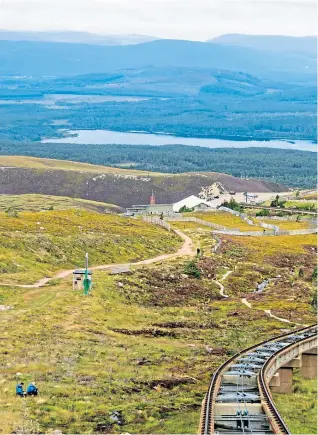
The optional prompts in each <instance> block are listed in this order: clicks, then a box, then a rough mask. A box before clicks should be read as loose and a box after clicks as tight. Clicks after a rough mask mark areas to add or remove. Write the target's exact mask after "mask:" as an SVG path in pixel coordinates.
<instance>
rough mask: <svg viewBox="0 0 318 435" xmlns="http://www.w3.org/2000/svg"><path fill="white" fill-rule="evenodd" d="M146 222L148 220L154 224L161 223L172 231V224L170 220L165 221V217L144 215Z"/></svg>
mask: <svg viewBox="0 0 318 435" xmlns="http://www.w3.org/2000/svg"><path fill="white" fill-rule="evenodd" d="M143 221H144V222H148V223H150V224H154V225H160V226H161V227H163V228H165V229H166V230H168V231H171V226H170V224H169V223H168V222H166V221H164V220H163V219H160V218H158V217H155V216H144V217H143Z"/></svg>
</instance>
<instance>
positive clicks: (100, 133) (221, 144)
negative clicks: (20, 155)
mask: <svg viewBox="0 0 318 435" xmlns="http://www.w3.org/2000/svg"><path fill="white" fill-rule="evenodd" d="M65 133H67V134H70V135H72V136H70V137H63V138H59V139H57V138H52V139H44V140H42V143H48V142H51V143H73V144H74V143H75V144H76V143H77V144H91V145H94V144H95V145H109V144H117V145H153V146H158V145H189V146H199V147H207V148H247V147H267V148H283V149H290V150H302V151H316V152H317V144H314V143H312V141H310V140H290V141H287V140H278V139H275V140H270V141H260V140H244V141H241V140H225V139H210V138H190V137H178V136H173V135H170V134H162V133H161V134H148V133H145V132H125V133H123V132H119V131H111V130H70V131H67V132H66V131H65Z"/></svg>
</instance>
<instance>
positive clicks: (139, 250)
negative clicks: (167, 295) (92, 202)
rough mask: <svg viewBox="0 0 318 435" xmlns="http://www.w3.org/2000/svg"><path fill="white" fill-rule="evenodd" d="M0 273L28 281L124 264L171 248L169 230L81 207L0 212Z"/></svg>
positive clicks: (172, 241) (4, 279)
mask: <svg viewBox="0 0 318 435" xmlns="http://www.w3.org/2000/svg"><path fill="white" fill-rule="evenodd" d="M0 244H1V253H0V272H1V281H2V282H7V283H13V282H15V283H23V284H24V283H34V282H35V281H37V280H38V279H39V278H42V277H44V276H52V274H53V273H54V271H57V270H63V269H69V268H72V267H79V266H83V262H84V255H85V252H88V253H89V258H90V264H91V265H98V264H107V263H117V262H118V263H125V262H133V261H137V260H142V259H146V258H149V257H155V256H156V255H160V254H162V253H166V252H174V251H175V250H177V248H178V247H179V246H180V244H181V241H179V239H178V237H177V236H176V235H174V234H173V233H168V232H167V231H166V230H163V229H162V228H160V227H156V226H154V225H151V224H146V223H144V222H142V221H139V220H132V219H127V218H124V217H120V216H116V215H110V214H108V215H101V214H98V213H93V212H90V211H86V210H64V211H46V212H21V213H19V214H18V217H10V216H8V215H7V214H6V213H4V212H0Z"/></svg>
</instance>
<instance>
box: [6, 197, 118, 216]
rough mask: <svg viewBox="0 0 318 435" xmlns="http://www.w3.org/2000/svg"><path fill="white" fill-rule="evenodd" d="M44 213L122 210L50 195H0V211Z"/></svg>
mask: <svg viewBox="0 0 318 435" xmlns="http://www.w3.org/2000/svg"><path fill="white" fill-rule="evenodd" d="M10 209H11V210H12V209H13V210H16V211H17V212H19V211H44V210H69V209H83V210H88V211H93V212H95V213H122V212H124V209H123V208H121V207H118V206H116V205H113V204H105V203H103V202H97V201H88V200H86V199H78V198H67V197H64V196H51V195H37V194H33V195H32V194H30V195H28V194H26V195H0V211H8V210H10Z"/></svg>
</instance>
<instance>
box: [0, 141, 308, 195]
mask: <svg viewBox="0 0 318 435" xmlns="http://www.w3.org/2000/svg"><path fill="white" fill-rule="evenodd" d="M1 155H25V156H35V157H46V158H52V159H63V160H73V161H78V162H85V163H93V164H99V165H106V166H115V167H121V168H134V169H142V170H148V171H154V172H166V173H181V172H199V171H207V172H222V173H226V174H231V175H234V176H236V177H242V178H257V179H262V180H268V181H275V182H278V183H282V184H286V185H287V186H294V187H302V188H313V187H315V186H316V154H315V153H313V152H309V151H297V150H283V149H274V148H215V149H211V148H201V147H191V146H183V145H171V146H170V145H165V146H145V145H139V146H138V145H79V144H67V145H66V144H55V143H51V144H41V143H34V142H33V143H31V142H6V143H0V156H1ZM0 160H1V157H0Z"/></svg>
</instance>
